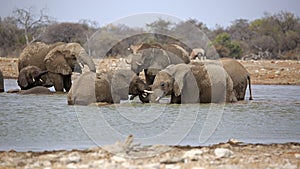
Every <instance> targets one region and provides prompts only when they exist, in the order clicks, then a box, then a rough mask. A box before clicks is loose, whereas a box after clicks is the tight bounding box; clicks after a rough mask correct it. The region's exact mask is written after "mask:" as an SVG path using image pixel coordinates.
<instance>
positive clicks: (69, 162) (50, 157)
mask: <svg viewBox="0 0 300 169" xmlns="http://www.w3.org/2000/svg"><path fill="white" fill-rule="evenodd" d="M155 151H158V152H159V151H161V153H158V152H155ZM153 152H154V153H153ZM147 153H148V154H149V155H152V156H150V157H146V158H138V157H140V156H139V155H141V156H145V154H147ZM133 154H134V155H133ZM128 156H131V158H130V157H128ZM132 156H133V157H134V158H132ZM299 167H300V144H299V143H286V144H268V145H262V144H247V145H239V144H234V143H231V142H228V143H221V144H217V145H212V146H204V147H183V146H180V147H179V146H175V147H174V146H173V147H168V146H162V145H154V146H149V147H143V148H140V149H131V150H130V151H126V153H125V152H122V151H121V152H120V151H119V152H118V154H115V153H112V152H111V151H107V149H103V148H100V147H95V148H90V149H86V150H71V151H50V152H15V151H9V152H0V168H53V169H55V168H99V169H100V168H130V169H138V168H141V169H146V168H155V169H156V168H157V169H159V168H162V169H168V168H176V169H177V168H178V169H184V168H193V169H204V168H205V169H209V168H222V169H223V168H228V169H232V168H238V169H240V168H249V169H250V168H251V169H252V168H278V169H279V168H285V169H297V168H299Z"/></svg>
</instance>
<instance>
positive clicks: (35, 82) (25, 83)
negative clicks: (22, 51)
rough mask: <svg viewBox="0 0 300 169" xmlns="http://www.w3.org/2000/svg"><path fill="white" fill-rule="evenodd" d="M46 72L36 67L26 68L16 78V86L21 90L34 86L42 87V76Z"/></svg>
mask: <svg viewBox="0 0 300 169" xmlns="http://www.w3.org/2000/svg"><path fill="white" fill-rule="evenodd" d="M46 73H48V71H42V70H41V69H40V68H38V67H36V66H27V67H24V68H22V69H21V71H20V72H19V76H18V80H17V82H18V85H19V86H20V88H21V89H22V90H27V89H30V88H33V87H35V86H44V81H43V80H42V78H41V77H42V76H43V75H45V74H46Z"/></svg>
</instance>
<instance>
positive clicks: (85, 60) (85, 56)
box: [78, 49, 96, 72]
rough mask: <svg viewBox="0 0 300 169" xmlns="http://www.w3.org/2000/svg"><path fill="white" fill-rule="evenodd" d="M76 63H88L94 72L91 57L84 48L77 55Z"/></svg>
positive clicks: (94, 68)
mask: <svg viewBox="0 0 300 169" xmlns="http://www.w3.org/2000/svg"><path fill="white" fill-rule="evenodd" d="M78 63H79V64H80V66H82V67H83V65H84V64H86V65H88V67H89V69H90V71H91V72H96V66H95V63H94V61H93V59H92V58H91V57H90V56H89V55H88V54H87V53H86V52H85V50H84V49H82V50H81V51H80V54H79V56H78Z"/></svg>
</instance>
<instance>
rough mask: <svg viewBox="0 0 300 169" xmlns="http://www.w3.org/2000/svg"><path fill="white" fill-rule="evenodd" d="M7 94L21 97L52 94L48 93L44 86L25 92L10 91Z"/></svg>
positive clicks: (18, 90)
mask: <svg viewBox="0 0 300 169" xmlns="http://www.w3.org/2000/svg"><path fill="white" fill-rule="evenodd" d="M7 93H17V94H21V95H28V94H36V95H40V94H52V93H54V92H52V91H50V90H49V89H48V88H47V87H44V86H35V87H32V88H30V89H27V90H20V89H12V90H9V91H7Z"/></svg>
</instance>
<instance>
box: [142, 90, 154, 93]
mask: <svg viewBox="0 0 300 169" xmlns="http://www.w3.org/2000/svg"><path fill="white" fill-rule="evenodd" d="M144 92H145V93H150V94H151V93H154V91H150V90H144Z"/></svg>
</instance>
